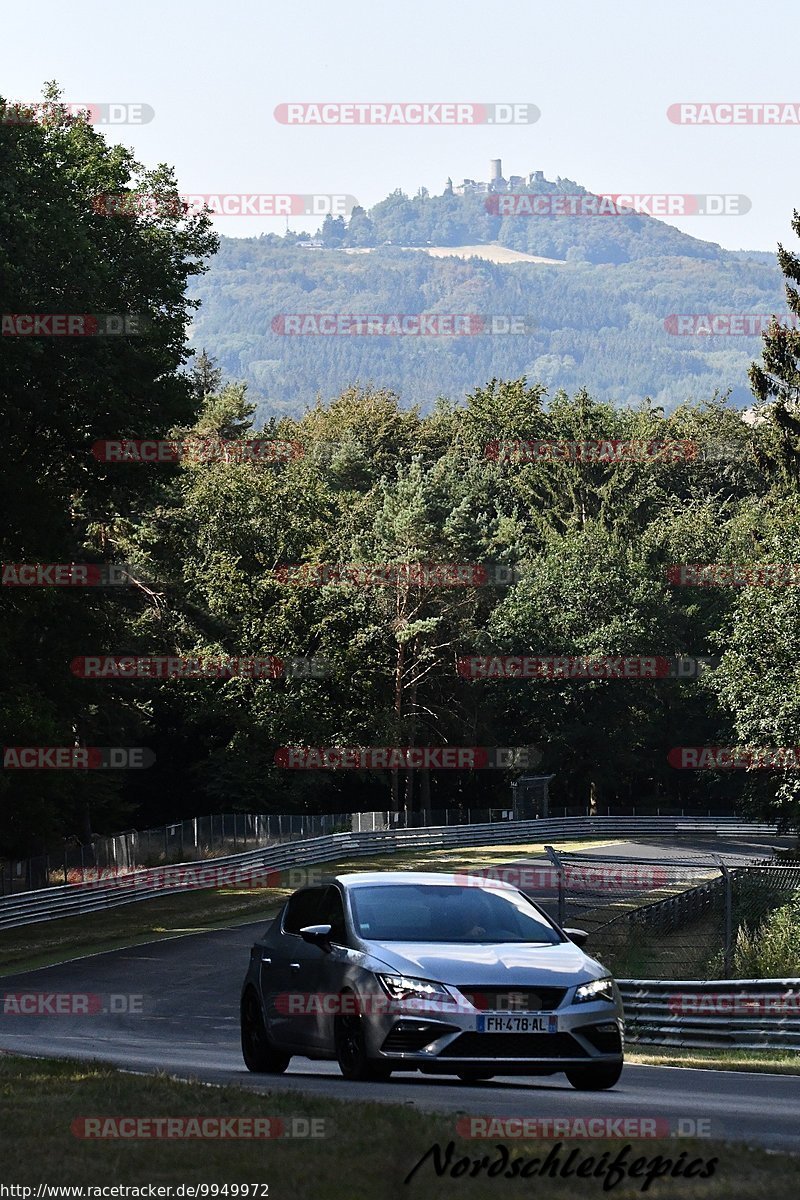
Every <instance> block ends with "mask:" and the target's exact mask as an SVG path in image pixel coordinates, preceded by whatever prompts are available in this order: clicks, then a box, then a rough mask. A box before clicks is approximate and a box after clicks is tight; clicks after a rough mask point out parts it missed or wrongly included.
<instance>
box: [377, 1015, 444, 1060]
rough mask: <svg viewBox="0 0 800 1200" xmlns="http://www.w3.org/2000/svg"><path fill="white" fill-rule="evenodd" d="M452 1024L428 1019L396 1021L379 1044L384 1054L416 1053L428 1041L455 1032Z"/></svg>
mask: <svg viewBox="0 0 800 1200" xmlns="http://www.w3.org/2000/svg"><path fill="white" fill-rule="evenodd" d="M455 1032H456V1027H455V1026H453V1025H438V1024H434V1023H432V1022H430V1021H398V1022H397V1024H396V1025H395V1026H394V1028H393V1029H392V1030H390V1032H389V1034H388V1036H387V1037H386V1040H385V1041H384V1043H383V1045H382V1046H381V1050H382V1052H383V1053H384V1054H417V1053H419V1051H420V1050H422V1049H423V1048H424V1047H425V1046H427V1045H428V1043H429V1042H433V1041H435V1040H436V1039H437V1038H440V1037H444V1035H445V1034H447V1033H455Z"/></svg>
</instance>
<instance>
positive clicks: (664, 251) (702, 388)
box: [191, 197, 786, 419]
mask: <svg viewBox="0 0 800 1200" xmlns="http://www.w3.org/2000/svg"><path fill="white" fill-rule="evenodd" d="M445 199H447V200H449V202H450V204H451V205H452V204H461V203H462V202H463V201H464V200H465V199H466V197H449V198H442V197H439V198H434V199H428V200H425V201H409V200H404V201H403V202H402V204H401V202H400V201H399V200H398V199H396V198H392V197H390V199H389V200H387V201H385V202H384V205H385V206H389V213H388V215H386V218H385V224H384V226H383V227H382V230H381V231H382V232H394V233H395V238H394V239H392V240H393V241H395V244H394V245H382V244H380V245H377V246H376V247H375V248H374V249H372V250H369V251H367V252H352V253H351V252H348V250H347V249H345V248H337V247H340V246H341V242H340V241H339V240H338V238H337V229H336V228H334V227H335V226H336V222H329V223H328V232H327V233H326V235H325V237H323V238H321V239H319V240H320V241H322V242H323V244H322V245H319V246H313V245H308V243H307V242H306V243H304V242H302V241H298V240H297V238H295V237H289V238H286V239H281V238H277V237H271V236H270V237H262V238H257V239H239V238H223V239H222V244H221V247H220V251H219V254H218V255H217V256H216V258H215V259H214V261H213V263H212V265H211V269H210V271H209V272H208V274H207V275H206V276H204V278H203V280H202V282H200V283H198V284H196V285H195V286H194V288H193V295H194V296H196V297H197V298H199V299H201V300H202V308H201V309H200V312H199V313H198V315H197V317H196V320H195V323H194V325H193V328H192V332H191V338H192V343H193V344H194V345H195V346H196V347H197V348H198V349H199V348H201V347H202V346H207V347H209V348H211V347H213V349H214V352H215V354H217V356H218V358H219V361H220V363H221V365H222V366H223V368H224V370H225V372H226V374H227V375H228V376H229V377H231V378H236V379H241V380H243V381H246V382H247V383H248V384H249V385H250V389H251V398H252V399H253V400H254V401H256V402H257V404H258V415H259V419H266V417H267V416H269V415H273V414H281V413H290V414H295V415H297V414H299V413H300V412H302V410H303V406H304V404H305V403H306V401H307V400H308V398H309V397H313V396H317V395H320V396H322V397H325V398H331V397H333V396H335V395H337V394H338V393H339V392H340V391H341V390H342V389H343V388H345V387H348V386H350V385H351V384H353V383H357V382H358V383H361V384H369V383H373V384H377V385H380V386H386V387H390V388H392V389H393V390H395V391H396V392H397V393H398V394H399V395H400V397H401V400H402V402H403V403H404V404H407V405H410V404H420V405H421V406H422V408H423V409H424V410H426V411H427V410H429V409H430V407H431V405H432V404H433V403H434V402H435V401H436V399H437V397H439V396H448V397H450V398H452V399H455V398H457V397H458V396H461V395H463V394H464V393H465V392H466V391H468V390H469V389H470V388H472V387H475V386H478V385H480V384H481V383H483V382H485V381H486V380H487V379H491V378H493V377H497V378H519V377H521V376H525V377H527V378H528V379H529V380H530V382H531V383H537V384H538V383H541V384H544V385H545V386H547V387H564V388H566V389H568V390H571V391H574V390H576V389H578V388H580V387H586V388H588V389H589V390H590V391H591V393H592V394H593V395H594V396H596V397H597V399H599V400H604V401H613V402H616V403H621V404H630V403H638V402H639V401H641V400H643V399H644V398H645V397H648V396H649V397H651V398H652V399H654V400H655V401H656V402H657V403H659V404H661V405H664V406H665V407H666V408H667V409H672V408H674V407H675V406H676V405H677V404H680V403H683V402H684V401H687V400H701V399H703V398H704V397H706V396H710V395H712V394H713V393H714V391H715V390H721V391H725V390H728V389H730V390H731V393H732V400H733V402H734V404H736V405H738V406H742V407H744V406H746V405H747V404H748V403H749V402H750V393H749V390H748V387H747V366H748V363H749V362H750V360H751V359H752V358H753V357H754V355H757V354H758V350H759V338H758V335H757V334H756V335H755V336H728V335H717V336H708V335H704V334H702V333H699V334H689V335H680V334H676V333H674V332H671V331H670V330H671V328H672V326H671V325H669V324H667V323H666V322H667V318H669V317H670V316H672V315H674V314H716V313H736V314H741V313H753V314H766V315H767V316H768V315H769V314H771V313H773V312H775V313H781V314H782V313H785V312H786V301H785V297H784V295H783V289H782V286H781V280H780V272H779V271H778V268H777V264H776V262H775V259H774V257H772V256H769V255H762V256H746V255H737V254H733V253H729V252H727V251H723V250H721V249H720V248H719V247H718V246H712V245H710V244H709V243H706V242H699V241H696V240H695V239H693V238H690V237H687V236H686V235H683V234H680V233H679V232H678V231H677V230H675V229H672V228H671V227H670V226H667V225H664V224H663V223H662V222H658V221H656V220H654V219H652V218H648V217H638V216H633V217H606V218H600V217H596V218H591V217H554V218H549V219H541V218H531V219H527V220H526V219H523V218H506V219H505V220H504V221H498V220H497V219H496V218H495V223H496V224H497V225H499V228H498V229H494V228H491V227H490V222H491V218H489V217H488V216H486V222H487V223H489V224H486V227H485V228H483V229H479V230H476V229H475V228H474V224H472V225H469V224H467V223H464V225H463V226H462V227H459V226H448V227H447V230H441V229H439V228H437V227H436V226H435V224H431V223H430V222H432V221H433V218H434V214H435V213H436V211H437V204H436V203H435V200H438V201H442V200H445ZM470 199H472V200H473V201H474V200H475V198H474V197H471V198H470ZM376 209H377V210H380V209H381V205H378V206H376ZM397 209H400V210H401V211H405V210H406V209H408V210H410V211H412V212H415V213H417V216H418V219H417V220H416V221H409V222H406V223H405V224H403V223H400V225H399V227H398V228H397V229H395V225H394V223H392V222H390V220H389V217H390V215H391V214H394V215H395V217H397V212H396V210H397ZM373 211H375V210H373ZM420 214H421V215H420ZM422 215H424V216H425V218H426V220H425V221H422ZM428 218H430V221H429V220H428ZM366 219H368V218H360V220H366ZM393 219H394V218H393ZM397 219H398V221H399V217H397ZM358 220H359V218H358V217H354V218H353V223H355V224H357V223H358ZM559 224H560V225H563V226H568V227H570V228H565V229H563V230H561V229H553V230H552V231H550V232H548V230H547V229H546V228H544V227H545V226H554V227H555V226H559ZM338 232H340V231H338ZM479 233H481V234H483V235H485V237H486V238H488V237H489V236H490V235H492V234H495V235H496V236H497V239H498V244H502V245H508V246H512V247H514V248H516V249H519V250H523V251H526V252H530V253H536V254H540V255H543V256H545V257H556V258H559V257H560V256H562V255H566V256H567V257H568V259H569V261H565V262H563V263H561V264H560V265H547V264H541V263H528V262H517V263H512V264H508V265H500V264H495V263H492V262H487V261H482V260H480V259H478V258H470V259H459V258H446V259H442V258H434V257H432V256H430V255H429V254H427V253H425V252H424V250H422V249H416V250H403V249H400V248H398V245H397V244H396V239H397V238H400V237H402V238H403V244H407V245H415V246H421V245H422V244H424V241H425V240H431V241H432V244H434V245H435V244H440V245H451V244H453V243H452V241H448V240H447V239H448V238H449V239H452V238H453V237H455V236H457V235H459V236H461V237H462V238H463V239H464V242H463V243H461V244H468V245H472V244H478V243H479V242H480V241H481V240H482V239H481V238H480V237H479V236H478V234H479ZM424 234H427V235H429V238H427V239H426V238H424V237H423V235H424ZM373 237H375V235H373ZM433 239H436V240H435V241H434V240H433ZM571 239H573V240H571ZM603 247H605V249H603ZM591 256H594V257H591ZM587 259H588V261H587ZM298 313H301V314H303V313H311V314H321V313H326V314H420V313H450V314H477V315H483V316H490V315H492V314H502V315H512V316H517V317H525V318H526V319H527V324H526V326H525V332H524V333H510V334H507V335H503V334H478V335H472V336H469V335H468V336H374V335H358V334H355V335H345V334H338V335H332V336H326V335H314V334H310V335H303V334H297V335H293V334H290V333H281V332H276V328H275V327H276V325H279V321H280V318H281V317H282V316H283V315H285V314H298Z"/></svg>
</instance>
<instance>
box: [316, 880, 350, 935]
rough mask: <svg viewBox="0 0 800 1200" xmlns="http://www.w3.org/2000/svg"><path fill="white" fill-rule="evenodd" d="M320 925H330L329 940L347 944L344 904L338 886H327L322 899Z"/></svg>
mask: <svg viewBox="0 0 800 1200" xmlns="http://www.w3.org/2000/svg"><path fill="white" fill-rule="evenodd" d="M319 923H320V925H330V927H331V941H332V942H336V944H337V945H339V946H346V945H347V926H346V925H345V921H344V905H343V904H342V897H341V894H340V892H339V889H338V888H335V887H329V888H328V890H327V891H326V893H325V895H324V897H323V900H322V915H321V917H320V919H319Z"/></svg>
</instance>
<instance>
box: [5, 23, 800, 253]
mask: <svg viewBox="0 0 800 1200" xmlns="http://www.w3.org/2000/svg"><path fill="white" fill-rule="evenodd" d="M0 22H1V24H2V41H1V42H0V95H3V96H4V97H5V99H6V100H7V101H8V100H11V101H27V100H36V99H38V98H39V97H40V96H41V89H42V84H43V83H44V81H46V80H49V79H55V80H57V81H58V82H59V83H60V85H61V87H62V89H63V93H64V99H65V100H70V101H81V102H92V103H113V102H126V103H132V104H137V103H138V104H145V105H149V106H150V107H151V109H152V110H154V117H153V119H152V120H150V121H148V122H147V123H146V124H124V125H119V126H115V127H113V129H112V128H110V127H109V128H108V134H107V136H108V137H109V139H110V140H112V141H119V142H122V143H124V144H125V145H128V146H130V147H131V148H132V149H133V151H134V153H135V155H136V157H137V158H138V160H139V161H141V162H142V163H144V164H146V165H148V166H153V165H155V164H157V163H160V162H166V163H169V164H171V165H172V166H173V167H174V168H175V171H176V174H177V178H178V183H179V187H180V189H181V191H186V192H189V193H202V194H220V193H228V194H231V193H233V194H242V193H247V194H250V193H259V194H263V193H268V194H271V193H292V194H301V195H308V194H318V195H323V196H324V195H348V196H353V197H355V198H356V200H357V201H358V203H360V204H362V205H364V206H365V207H370V206H371V205H372V204H374V203H376V202H377V201H378V200H380V199H382V198H383V197H384V196H386V195H387V194H388V193H389V192H391V191H394V190H395V189H396V188H401V189H402V190H403V191H405V192H407V193H408V194H411V195H413V194H414V193H415V192H416V191H417V189H418V188H419V187H421V186H422V187H426V188H428V190H429V191H430V192H432V193H439V192H441V191H442V189H443V187H444V182H445V180H446V178H447V177H448V176H451V177H452V178H453V180H454V181H455V182H456V183H458V182H460V181H461V179H463V178H464V177H470V178H473V179H487V178H488V173H489V160H490V159H492V158H500V159H502V162H503V169H504V174H505V175H510V174H518V175H528V174H529V173H530V172H531V171H534V170H542V171H544V174H545V176H546V178H548V179H555V178H556V177H557V176H559V175H560V176H563V177H566V178H569V179H572V180H575V181H576V182H577V183H579V184H581V185H583V186H585V187H587V188H589V189H590V190H591V191H594V192H611V193H614V194H618V193H626V194H630V193H636V194H644V195H649V194H652V193H665V194H668V195H675V194H692V195H695V194H712V195H736V196H746V197H748V199H749V201H750V204H751V207H750V210H749V212H747V213H745V214H739V215H723V216H710V215H702V216H701V215H694V216H684V217H669V218H667V219H668V220H669V222H670V223H671V224H674V225H676V226H677V227H678V228H680V229H682V230H684V232H686V233H690V234H693V235H694V236H696V237H700V238H703V239H705V240H709V241H713V242H718V243H719V244H720V245H722V246H725V247H728V248H730V249H734V250H736V249H751V250H768V251H774V250H775V248H776V245H777V243H778V242H779V241H780V242H783V244H784V245H786V246H789V247H791V248H796V246H797V242H796V239H795V238H794V236H793V235H792V232H791V229H790V220H791V216H792V211H793V209H794V208H795V207H798V208H800V179H798V170H797V167H798V162H800V155H799V154H798V148H799V146H800V125H787V124H782V125H777V126H775V125H773V126H767V125H736V126H730V125H702V126H691V125H685V124H675V123H673V122H671V121H670V120H669V119H668V117H667V109H668V107H669V106H670V105H672V104H677V103H682V102H690V103H696V102H709V103H711V102H714V103H728V102H737V101H738V102H775V103H781V104H782V103H785V104H794V105H795V107H796V108H797V109H799V110H800V81H798V77H797V46H798V44H800V42H799V40H798V33H800V7H799V6H798V4H797V0H772V3H771V4H770V5H769V6H767V7H765V8H764V9H762V10H759V9H758V7H757V6H756V5H754V4H753V3H752V2H751V0H727V2H724V3H723V2H721V0H670V2H669V3H656V2H655V0H606V2H605V3H598V2H597V0H506V2H505V3H502V4H489V3H486V2H485V0H403V2H402V3H400V4H396V5H395V4H387V3H386V0H370V2H366V0H350V2H349V3H347V4H332V3H331V2H330V0H303V3H302V4H296V5H295V4H279V3H275V2H274V0H226V2H225V3H219V0H191V2H186V0H134V2H133V3H130V4H121V5H112V4H108V3H107V2H104V3H100V2H98V0H81V3H80V4H79V5H68V4H65V3H63V0H37V3H36V4H35V5H34V6H32V7H26V6H22V5H11V4H8V2H6V4H5V5H3V8H2V14H1V15H0ZM345 101H361V102H375V103H380V102H406V103H411V102H443V103H444V102H453V103H457V102H462V103H463V102H470V101H471V102H480V103H487V104H495V103H518V104H522V103H525V104H530V105H535V106H536V108H537V109H538V110H539V111H540V113H541V116H540V117H539V119H538V120H536V121H535V122H534V123H527V124H516V125H505V126H499V125H496V124H495V125H489V124H485V123H484V124H471V125H461V126H449V127H448V126H442V125H429V124H426V125H406V126H392V127H381V126H371V127H369V126H363V125H357V126H345V125H327V126H324V127H318V126H317V127H312V126H309V125H287V124H282V123H281V122H279V121H278V120H276V118H275V109H276V107H277V106H278V105H280V104H284V103H293V102H307V103H324V102H329V103H330V102H345ZM743 207H744V206H743ZM587 219H591V218H587ZM594 219H604V218H594ZM606 219H607V218H606ZM215 223H216V227H217V229H218V230H219V231H220V232H222V233H226V234H228V235H230V236H234V237H239V236H253V235H257V234H259V233H262V232H264V233H270V232H272V233H283V232H284V230H285V228H286V219H285V218H284V217H279V216H278V217H242V216H228V217H220V218H219V219H218V220H217V221H216V222H215ZM317 225H318V221H317V220H314V219H313V218H312V219H310V220H309V219H305V218H301V217H293V218H292V219H291V225H290V227H291V228H293V229H296V230H299V229H303V228H305V229H314V228H316V226H317Z"/></svg>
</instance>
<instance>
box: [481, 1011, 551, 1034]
mask: <svg viewBox="0 0 800 1200" xmlns="http://www.w3.org/2000/svg"><path fill="white" fill-rule="evenodd" d="M475 1029H476V1031H477V1032H478V1033H558V1017H557V1016H556V1014H555V1013H525V1014H524V1015H518V1014H516V1013H514V1014H509V1013H481V1015H480V1016H479V1017H476V1018H475Z"/></svg>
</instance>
